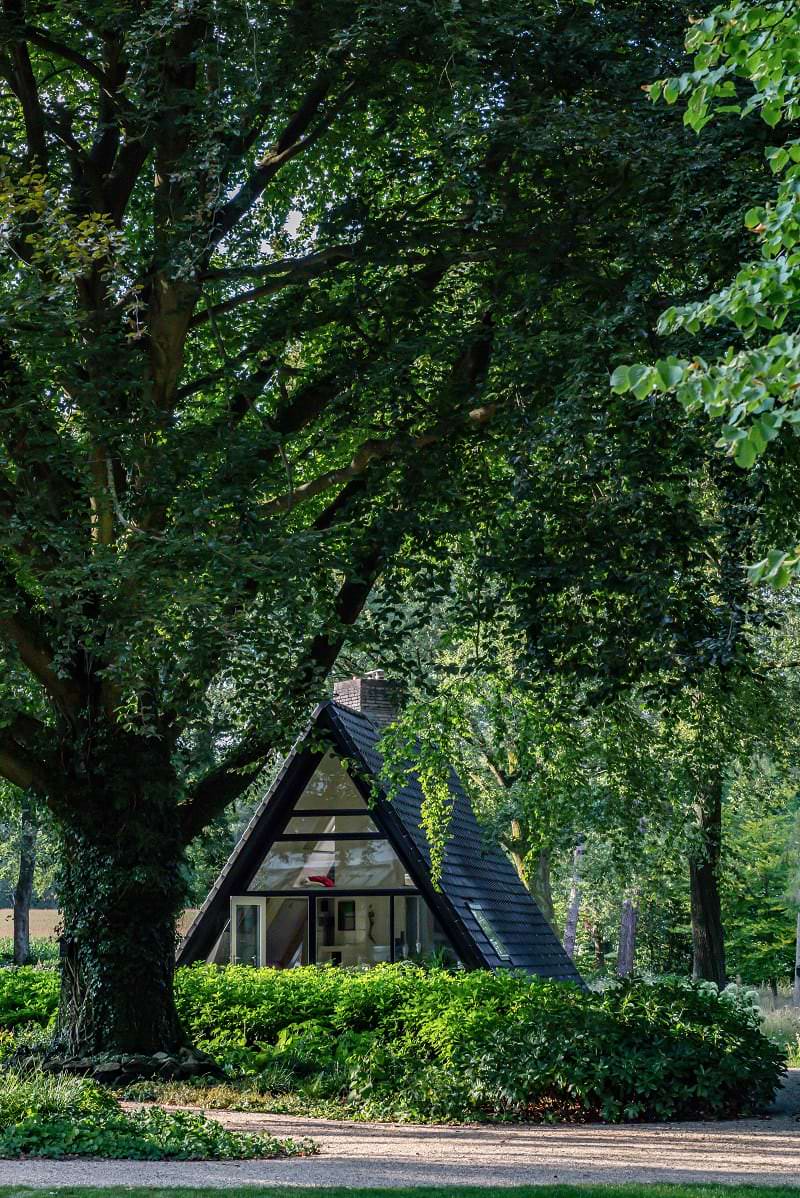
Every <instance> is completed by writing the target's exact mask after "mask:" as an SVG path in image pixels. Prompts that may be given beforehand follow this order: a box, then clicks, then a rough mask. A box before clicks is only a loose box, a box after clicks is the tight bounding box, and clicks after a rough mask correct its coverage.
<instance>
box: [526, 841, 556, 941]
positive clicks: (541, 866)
mask: <svg viewBox="0 0 800 1198" xmlns="http://www.w3.org/2000/svg"><path fill="white" fill-rule="evenodd" d="M531 890H532V892H533V897H534V898H535V899H536V903H537V905H538V907H539V910H540V911H541V913H542V915H543V916H544V917H545V919H546V920H547V922H548V923H549V924H550V926H551V927H553V925H554V924H555V922H556V913H555V911H554V909H553V888H552V886H551V883H550V854H549V853H548V851H547V849H542V851H541V853H540V854H539V856H538V857H537V858H536V872H535V873H534V875H533V878H532V879H531Z"/></svg>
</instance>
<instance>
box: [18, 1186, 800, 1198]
mask: <svg viewBox="0 0 800 1198" xmlns="http://www.w3.org/2000/svg"><path fill="white" fill-rule="evenodd" d="M788 1193H791V1194H796V1193H797V1190H796V1188H795V1187H794V1186H738V1185H617V1186H613V1185H586V1186H566V1185H555V1186H554V1185H543V1186H498V1187H496V1188H493V1189H491V1190H489V1189H487V1187H486V1186H447V1187H444V1186H412V1187H409V1188H408V1189H377V1190H373V1189H365V1190H362V1189H358V1190H356V1189H352V1188H351V1187H349V1186H348V1187H346V1188H342V1187H340V1186H334V1187H332V1188H328V1187H327V1186H325V1187H324V1188H322V1189H320V1188H318V1187H317V1188H313V1189H306V1188H305V1187H302V1188H297V1187H296V1186H258V1187H255V1186H226V1187H225V1189H224V1190H220V1189H218V1188H215V1189H199V1188H198V1189H195V1188H192V1187H188V1186H186V1187H185V1186H181V1187H179V1188H174V1189H173V1188H168V1187H167V1188H165V1187H158V1186H154V1187H150V1186H148V1187H147V1188H146V1189H144V1188H141V1189H139V1188H135V1187H131V1186H103V1187H102V1188H94V1187H91V1186H64V1187H59V1189H57V1190H54V1189H52V1188H47V1189H34V1188H32V1187H29V1186H0V1198H27V1195H31V1198H34V1196H36V1198H38V1196H39V1195H45V1194H47V1195H48V1196H49V1195H58V1198H220V1195H222V1194H224V1195H225V1198H353V1196H354V1195H358V1198H486V1196H487V1194H502V1195H503V1198H775V1195H776V1194H788Z"/></svg>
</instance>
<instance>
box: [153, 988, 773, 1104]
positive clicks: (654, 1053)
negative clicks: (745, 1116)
mask: <svg viewBox="0 0 800 1198" xmlns="http://www.w3.org/2000/svg"><path fill="white" fill-rule="evenodd" d="M177 986H178V991H177V992H178V1002H179V1006H180V1010H181V1015H182V1018H183V1020H184V1021H185V1023H186V1026H187V1027H189V1028H190V1029H191V1031H192V1034H193V1035H194V1037H195V1038H196V1039H197V1042H198V1043H199V1044H200V1045H202V1046H203V1047H204V1048H206V1049H208V1050H209V1051H212V1052H216V1053H217V1054H219V1055H222V1056H223V1057H227V1059H228V1060H229V1062H230V1064H231V1065H232V1066H233V1067H234V1072H238V1075H239V1076H244V1077H247V1078H249V1079H250V1084H251V1085H252V1084H257V1085H258V1086H259V1087H260V1088H261V1090H262V1092H264V1093H270V1092H271V1091H272V1092H278V1093H279V1092H280V1091H281V1090H286V1089H295V1090H298V1091H300V1092H302V1093H304V1094H308V1096H309V1098H313V1099H320V1098H323V1099H333V1098H337V1097H338V1098H339V1099H340V1101H343V1102H344V1103H345V1105H346V1107H347V1109H349V1110H350V1111H353V1112H356V1113H358V1115H359V1116H360V1117H364V1118H393V1119H394V1118H400V1119H421V1120H424V1119H444V1120H461V1119H470V1118H485V1117H503V1116H509V1117H515V1118H534V1119H549V1118H554V1119H579V1120H582V1119H598V1118H601V1119H606V1120H610V1121H614V1122H616V1121H620V1120H625V1119H639V1118H642V1119H644V1118H651V1119H652V1118H655V1119H673V1118H688V1117H690V1116H698V1115H717V1116H719V1115H723V1114H728V1115H730V1114H736V1113H744V1112H745V1111H754V1110H757V1109H759V1108H760V1107H761V1106H762V1105H763V1104H764V1103H766V1102H768V1101H769V1099H770V1097H771V1094H772V1091H773V1089H774V1087H775V1085H776V1084H777V1080H778V1078H779V1076H780V1070H781V1061H782V1054H781V1052H780V1050H778V1049H777V1048H775V1047H774V1046H773V1045H771V1044H770V1042H769V1041H768V1040H766V1039H765V1038H764V1037H763V1036H762V1034H761V1032H760V1031H759V1022H760V1016H759V1014H758V1012H757V1010H756V1009H754V1008H753V1007H752V1006H751V1005H750V1003H749V1001H748V999H747V998H746V997H740V996H739V995H738V994H736V993H723V994H722V995H720V994H719V993H718V992H717V990H716V988H715V987H713V986H709V985H704V984H695V983H690V982H683V981H679V980H673V981H665V982H661V983H659V984H657V985H654V984H647V983H643V982H631V983H626V984H621V985H612V986H610V987H608V988H607V989H606V990H604V991H603V992H602V993H587V992H583V991H581V990H579V989H578V988H577V987H573V986H569V985H564V984H562V983H555V982H544V981H541V980H537V979H531V978H529V977H527V976H524V975H514V974H490V973H486V972H482V971H475V972H472V973H466V974H453V973H448V972H445V971H441V970H431V971H425V970H422V969H420V968H418V967H415V966H409V965H402V966H383V965H381V966H376V967H375V968H373V969H371V970H368V971H347V970H341V969H322V970H320V969H315V968H306V969H294V970H286V971H274V970H252V969H249V968H246V967H230V968H226V969H222V970H219V969H215V968H212V967H207V966H195V967H191V968H189V969H185V970H182V971H180V973H179V975H178V982H177Z"/></svg>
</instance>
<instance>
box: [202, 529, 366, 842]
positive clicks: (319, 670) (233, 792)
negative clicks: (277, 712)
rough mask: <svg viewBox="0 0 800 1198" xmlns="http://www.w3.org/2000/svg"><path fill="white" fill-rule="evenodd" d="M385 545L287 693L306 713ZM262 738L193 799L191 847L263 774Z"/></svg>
mask: <svg viewBox="0 0 800 1198" xmlns="http://www.w3.org/2000/svg"><path fill="white" fill-rule="evenodd" d="M387 552H388V549H387V546H386V545H385V544H384V543H380V544H374V545H373V546H371V547H370V549H369V550H368V551H367V553H366V555H365V556H364V557H363V558H362V560H361V561H360V563H359V569H358V571H357V572H354V573H353V575H351V576H350V577H348V578H346V579H345V581H344V582H343V583H342V585H341V587H340V588H339V592H338V594H337V596H336V600H335V603H334V630H331V629H327V630H325V631H323V632H320V633H318V634H317V636H316V637H315V638H314V640H313V641H312V642H311V644H310V645H309V648H308V652H307V653H306V655H305V657H304V659H303V661H302V663H301V664H300V666H299V667H298V669H297V671H296V673H295V678H294V681H293V682H291V683H290V684H289V687H288V688H287V703H288V704H290V705H291V706H297V707H306V706H308V703H309V701H310V700H311V699H313V697H314V695H315V694H316V693H317V691H318V690H319V687H320V686H321V684H322V683H323V682H324V681H325V679H326V678H327V676H328V674H329V673H330V671H331V669H332V667H333V665H334V663H335V662H336V658H337V657H338V656H339V653H340V652H341V648H342V645H343V644H344V639H345V633H344V628H346V627H348V626H350V625H352V624H355V622H356V620H357V619H358V617H359V616H360V615H361V612H362V610H363V607H364V604H365V603H366V601H367V599H368V597H369V593H370V591H371V590H372V588H373V586H374V585H375V582H376V580H377V578H378V576H379V574H380V572H381V570H382V568H383V564H384V562H385V560H386V556H387ZM274 747H275V746H274V744H273V742H272V741H265V740H263V738H262V736H261V734H260V733H259V732H255V731H254V732H253V733H252V734H251V735H250V736H248V737H246V738H245V740H244V741H243V742H242V744H241V745H240V746H239V748H238V749H236V750H235V751H234V752H233V753H232V754H231V755H230V756H229V757H228V758H227V759H226V760H225V761H224V762H223V763H222V764H221V765H220V766H218V767H217V768H216V769H214V770H212V771H211V772H210V773H208V774H206V776H205V778H202V779H201V780H200V782H199V783H198V784H197V786H196V787H195V788H194V792H193V793H192V795H191V796H190V800H189V802H188V803H187V804H186V807H185V808H184V813H183V838H184V842H185V843H187V844H188V843H189V842H190V841H191V840H192V839H193V838H194V837H195V836H197V834H198V833H199V832H201V831H202V830H203V828H205V827H206V826H207V825H208V824H209V823H210V822H211V821H212V820H213V819H215V818H216V817H217V816H218V815H219V814H220V813H221V812H222V811H224V810H225V808H226V807H227V806H228V805H229V804H230V803H232V802H234V800H235V799H237V798H238V797H239V796H240V795H241V794H243V793H244V791H245V790H247V788H248V786H250V784H251V783H252V781H253V779H254V778H255V777H256V776H257V775H258V773H259V772H260V771H261V769H263V767H264V764H265V762H266V761H267V759H268V758H269V755H270V753H271V752H272V750H273V748H274Z"/></svg>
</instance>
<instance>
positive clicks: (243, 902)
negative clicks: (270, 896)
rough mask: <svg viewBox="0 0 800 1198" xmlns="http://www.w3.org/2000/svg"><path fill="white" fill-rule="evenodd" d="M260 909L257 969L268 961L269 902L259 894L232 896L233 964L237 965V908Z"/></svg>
mask: <svg viewBox="0 0 800 1198" xmlns="http://www.w3.org/2000/svg"><path fill="white" fill-rule="evenodd" d="M237 907H257V908H258V962H257V967H261V966H263V964H264V962H265V961H266V959H267V900H266V899H265V898H261V897H259V896H258V895H257V894H236V895H231V964H235V963H236V958H237V956H238V953H237V951H236V950H237V944H236V908H237Z"/></svg>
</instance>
